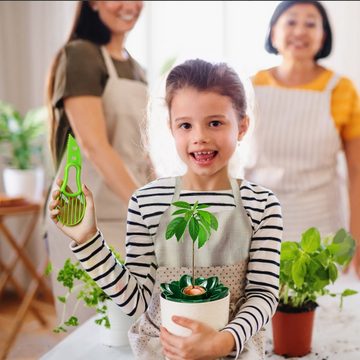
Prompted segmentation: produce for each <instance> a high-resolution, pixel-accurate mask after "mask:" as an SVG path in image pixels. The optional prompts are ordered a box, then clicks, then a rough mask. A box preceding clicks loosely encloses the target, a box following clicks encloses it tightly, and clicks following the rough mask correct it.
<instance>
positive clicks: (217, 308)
mask: <svg viewBox="0 0 360 360" xmlns="http://www.w3.org/2000/svg"><path fill="white" fill-rule="evenodd" d="M172 205H173V206H175V207H177V208H178V209H177V210H176V211H174V212H173V213H172V215H173V216H175V218H174V219H172V220H171V221H170V223H169V224H168V226H167V229H166V235H165V236H166V240H169V239H171V238H173V237H174V236H175V238H176V240H177V241H183V238H184V235H185V234H186V233H188V234H189V235H190V238H191V240H192V274H191V275H190V274H186V275H183V276H181V278H180V279H178V280H174V281H172V282H169V283H162V284H160V289H161V291H162V293H161V296H160V305H161V322H162V325H163V326H164V327H166V328H167V330H168V331H170V332H171V333H173V334H175V335H180V336H188V335H190V334H191V331H190V330H189V329H186V328H184V327H182V326H179V325H177V324H175V323H174V322H173V321H172V320H171V318H172V316H173V315H178V316H184V317H187V318H190V319H193V320H197V321H201V322H204V323H205V324H207V325H209V326H211V327H213V328H215V329H217V330H218V329H221V328H222V327H224V326H225V325H226V324H227V323H228V320H229V304H230V292H229V289H228V288H227V287H225V286H224V285H223V284H222V283H221V282H220V280H219V279H218V277H216V276H212V277H209V278H203V277H197V278H196V277H195V256H194V255H195V244H196V242H197V247H198V248H199V249H200V248H201V247H203V246H204V245H205V244H206V242H207V241H208V240H209V238H210V235H211V232H212V231H213V230H215V231H216V230H217V229H218V221H217V219H216V217H215V216H214V215H213V214H212V213H210V212H208V211H206V210H204V209H205V208H207V207H208V205H206V204H199V203H198V202H195V204H193V205H191V204H189V203H187V202H185V201H176V202H174V203H173V204H172Z"/></svg>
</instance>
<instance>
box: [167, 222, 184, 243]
mask: <svg viewBox="0 0 360 360" xmlns="http://www.w3.org/2000/svg"><path fill="white" fill-rule="evenodd" d="M183 221H184V218H182V217H177V218H175V219H172V220H171V221H170V223H169V224H168V226H167V228H166V233H165V239H166V240H168V239H170V238H172V237H173V236H174V235H175V233H176V229H177V227H178V225H179V224H180V223H182V222H183Z"/></svg>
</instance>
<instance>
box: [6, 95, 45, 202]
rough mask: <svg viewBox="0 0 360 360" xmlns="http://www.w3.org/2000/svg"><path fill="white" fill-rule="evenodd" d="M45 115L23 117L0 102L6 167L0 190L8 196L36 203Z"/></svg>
mask: <svg viewBox="0 0 360 360" xmlns="http://www.w3.org/2000/svg"><path fill="white" fill-rule="evenodd" d="M46 118H47V111H46V108H45V107H40V108H36V109H33V110H30V111H28V112H27V113H26V115H25V116H24V117H23V116H22V115H21V114H20V113H19V112H18V111H16V110H15V109H14V107H13V106H11V105H9V104H6V103H4V102H0V144H1V146H2V151H1V154H7V155H3V156H4V159H5V163H6V168H5V169H4V173H3V177H4V187H5V192H6V194H7V195H9V196H15V197H18V196H21V197H27V198H31V199H33V200H36V201H39V200H40V199H41V197H42V192H43V187H44V171H43V168H42V167H40V166H39V165H40V164H41V163H42V162H43V161H42V160H43V159H42V158H41V155H42V148H43V143H44V138H43V136H44V135H45V122H46Z"/></svg>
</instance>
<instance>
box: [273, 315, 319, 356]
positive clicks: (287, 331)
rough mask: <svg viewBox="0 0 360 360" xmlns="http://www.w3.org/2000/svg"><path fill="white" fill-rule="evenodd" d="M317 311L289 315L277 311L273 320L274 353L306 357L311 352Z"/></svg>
mask: <svg viewBox="0 0 360 360" xmlns="http://www.w3.org/2000/svg"><path fill="white" fill-rule="evenodd" d="M314 314H315V310H310V311H305V312H298V313H288V312H283V311H280V310H277V311H276V313H275V315H274V317H273V318H272V329H273V341H274V344H273V345H274V353H275V354H278V355H282V356H289V357H295V356H304V355H306V354H308V353H309V352H310V351H311V338H312V330H313V324H314Z"/></svg>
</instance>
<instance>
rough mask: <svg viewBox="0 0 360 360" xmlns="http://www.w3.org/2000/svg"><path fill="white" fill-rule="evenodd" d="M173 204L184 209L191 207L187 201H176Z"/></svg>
mask: <svg viewBox="0 0 360 360" xmlns="http://www.w3.org/2000/svg"><path fill="white" fill-rule="evenodd" d="M173 205H175V206H177V207H179V208H183V209H191V205H190V204H189V203H187V202H185V201H175V202H173Z"/></svg>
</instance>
